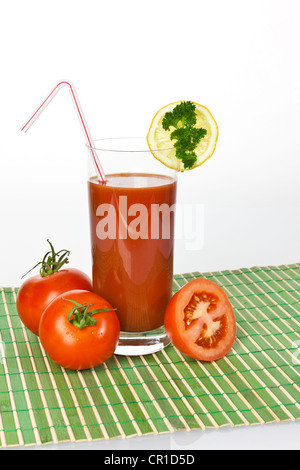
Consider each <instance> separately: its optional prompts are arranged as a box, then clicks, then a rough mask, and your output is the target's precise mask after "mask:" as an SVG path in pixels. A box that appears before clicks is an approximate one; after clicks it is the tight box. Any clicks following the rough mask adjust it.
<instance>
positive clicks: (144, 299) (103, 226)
mask: <svg viewBox="0 0 300 470" xmlns="http://www.w3.org/2000/svg"><path fill="white" fill-rule="evenodd" d="M94 146H95V149H96V151H97V154H98V156H99V159H100V161H101V164H102V166H103V169H104V172H105V175H106V182H105V183H103V182H101V181H100V179H99V178H98V177H97V176H96V174H95V172H94V171H93V169H92V168H90V172H89V179H88V195H89V211H90V228H91V247H92V262H93V268H92V270H93V290H94V292H95V293H96V294H99V295H100V296H102V297H104V298H105V299H106V300H108V301H109V302H110V303H111V304H112V305H113V307H115V308H116V309H117V310H116V313H117V315H118V318H119V321H120V327H121V334H120V340H119V344H118V346H117V349H116V351H115V353H116V354H121V355H144V354H150V353H153V352H155V351H159V350H160V349H162V348H164V347H165V346H166V345H167V344H169V338H168V337H167V335H166V332H165V329H164V315H165V310H166V307H167V304H168V302H169V300H170V299H171V296H172V283H173V254H174V217H175V204H176V189H177V172H176V171H175V170H172V169H170V168H168V167H167V166H165V165H164V164H162V163H161V162H159V161H158V160H157V159H155V158H154V156H155V151H154V152H153V150H152V152H150V150H149V147H148V145H147V142H146V139H143V138H117V139H100V140H95V141H94ZM169 150H170V149H165V150H159V151H160V153H161V152H164V151H165V152H166V153H167V152H168V151H169ZM153 154H154V156H153ZM89 160H90V158H89Z"/></svg>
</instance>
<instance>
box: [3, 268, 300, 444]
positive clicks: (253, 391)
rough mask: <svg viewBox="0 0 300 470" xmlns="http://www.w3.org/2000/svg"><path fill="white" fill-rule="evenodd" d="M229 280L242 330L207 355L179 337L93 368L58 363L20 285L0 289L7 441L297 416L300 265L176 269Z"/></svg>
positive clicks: (177, 283) (182, 278) (178, 282)
mask: <svg viewBox="0 0 300 470" xmlns="http://www.w3.org/2000/svg"><path fill="white" fill-rule="evenodd" d="M195 277H207V278H208V279H211V280H212V281H214V282H216V283H217V284H219V285H220V286H221V287H223V288H224V289H225V291H226V293H227V295H228V297H229V299H230V301H231V302H232V305H233V308H234V311H235V314H236V320H237V339H236V342H235V344H234V347H233V349H232V350H231V351H230V353H229V354H228V355H227V356H226V357H225V358H223V359H220V360H219V361H217V362H213V363H201V362H198V361H195V360H193V359H190V358H188V357H184V356H183V355H182V354H181V353H180V352H179V351H177V350H176V349H175V348H174V347H173V346H168V347H167V348H166V349H165V350H163V351H161V352H159V353H157V354H152V355H148V356H144V357H142V356H137V357H123V356H114V357H112V358H111V359H110V360H108V361H107V363H106V364H104V365H101V366H99V367H97V368H95V369H92V370H88V371H82V372H76V371H70V370H64V369H61V368H60V367H59V366H57V365H56V364H55V363H53V362H52V361H51V360H50V359H49V358H48V357H47V356H46V354H45V352H44V351H43V349H42V348H41V346H40V343H39V340H38V338H37V337H36V336H35V335H33V334H32V333H31V332H30V331H28V330H27V329H26V328H25V327H24V326H23V325H22V323H21V322H20V320H19V317H18V315H17V311H16V306H15V300H16V292H17V289H14V288H3V289H1V295H0V443H1V447H7V446H18V445H29V444H44V443H57V442H64V441H81V440H88V441H90V440H94V439H110V438H115V437H123V438H125V437H130V436H136V435H139V436H141V435H146V434H159V433H167V432H174V431H176V430H192V429H205V428H218V427H221V426H226V425H231V426H238V425H249V424H262V423H269V422H273V421H277V422H280V421H287V420H296V419H299V418H300V404H299V402H300V365H299V364H300V361H299V359H300V264H293V265H289V266H279V267H254V268H251V269H240V270H234V271H223V272H214V273H205V274H200V273H189V274H183V275H176V276H175V277H174V292H175V291H176V290H178V289H179V288H180V287H181V286H183V285H184V284H185V283H186V282H188V281H189V280H191V279H194V278H195Z"/></svg>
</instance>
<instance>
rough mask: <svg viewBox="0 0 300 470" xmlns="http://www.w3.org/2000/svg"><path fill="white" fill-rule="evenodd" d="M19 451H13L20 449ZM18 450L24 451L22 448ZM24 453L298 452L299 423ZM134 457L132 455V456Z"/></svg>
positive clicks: (62, 446)
mask: <svg viewBox="0 0 300 470" xmlns="http://www.w3.org/2000/svg"><path fill="white" fill-rule="evenodd" d="M20 448H21V447H18V448H15V449H20ZM21 449H24V447H22V448H21ZM25 449H27V450H31V449H34V450H81V449H89V450H96V449H99V450H103V451H106V452H110V451H113V450H120V451H122V450H126V451H131V450H132V451H134V450H139V449H144V450H157V451H160V450H184V451H189V450H300V421H296V422H287V423H271V424H263V425H254V426H241V427H234V428H231V427H224V428H220V429H206V430H205V431H190V432H186V431H185V432H184V431H179V432H174V433H172V434H160V435H158V436H144V437H133V438H130V439H113V440H110V441H93V442H85V443H83V442H78V443H62V444H57V445H52V444H50V445H44V446H29V447H26V448H25ZM133 455H134V453H133Z"/></svg>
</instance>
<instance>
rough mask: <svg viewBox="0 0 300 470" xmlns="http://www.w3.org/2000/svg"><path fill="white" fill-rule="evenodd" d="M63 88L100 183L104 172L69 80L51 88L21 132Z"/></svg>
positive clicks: (103, 179)
mask: <svg viewBox="0 0 300 470" xmlns="http://www.w3.org/2000/svg"><path fill="white" fill-rule="evenodd" d="M63 87H68V88H69V91H70V93H71V97H72V101H73V103H74V105H75V109H76V112H77V116H78V119H79V122H80V125H81V128H82V131H83V133H84V136H85V139H86V144H87V147H88V149H89V151H90V154H91V157H92V160H93V163H94V166H95V170H96V172H97V174H98V176H99V177H100V179H101V180H102V182H105V181H106V178H105V174H104V171H103V169H102V166H101V163H100V161H99V158H98V155H97V153H96V150H95V149H94V143H93V139H92V137H91V134H90V131H89V128H88V125H87V122H86V120H85V117H84V114H83V112H82V108H81V106H80V103H79V99H78V96H77V93H76V90H75V87H74V85H73V83H72V82H70V81H69V80H61V81H60V82H58V83H57V85H56V86H55V87H54V88H53V90H52V91H51V92H50V93H49V95H48V96H47V97H46V98H45V99H44V101H43V102H42V103H41V104H40V106H39V107H38V108H37V110H36V111H35V112H34V113H33V114H32V116H31V117H30V118H29V119H28V120H27V121H26V122H25V124H24V125H23V126H22V128H21V131H23V132H27V131H28V129H29V128H30V127H31V126H32V124H33V123H34V122H35V120H36V119H37V118H38V117H39V115H40V114H41V113H42V112H43V111H44V109H45V108H46V107H47V106H48V104H49V103H50V101H52V99H53V98H54V97H55V95H56V94H57V93H58V92H59V90H60V89H61V88H63Z"/></svg>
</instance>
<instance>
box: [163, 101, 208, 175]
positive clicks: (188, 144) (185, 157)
mask: <svg viewBox="0 0 300 470" xmlns="http://www.w3.org/2000/svg"><path fill="white" fill-rule="evenodd" d="M196 121H197V118H196V105H195V104H194V103H193V102H192V101H183V102H182V103H179V104H178V105H177V106H175V108H174V109H173V110H172V111H168V112H166V114H165V116H164V118H163V120H162V126H163V128H164V130H165V131H169V130H170V128H171V127H174V128H175V129H174V130H172V132H171V134H170V138H171V140H176V142H175V143H174V147H175V149H176V157H177V158H179V159H180V160H182V162H183V166H184V168H192V167H193V165H194V164H195V162H196V160H197V155H196V152H195V151H194V150H195V148H196V147H197V145H198V144H199V142H200V140H201V139H202V138H203V137H204V136H205V135H206V134H207V130H206V129H203V128H202V127H195V125H196Z"/></svg>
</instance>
